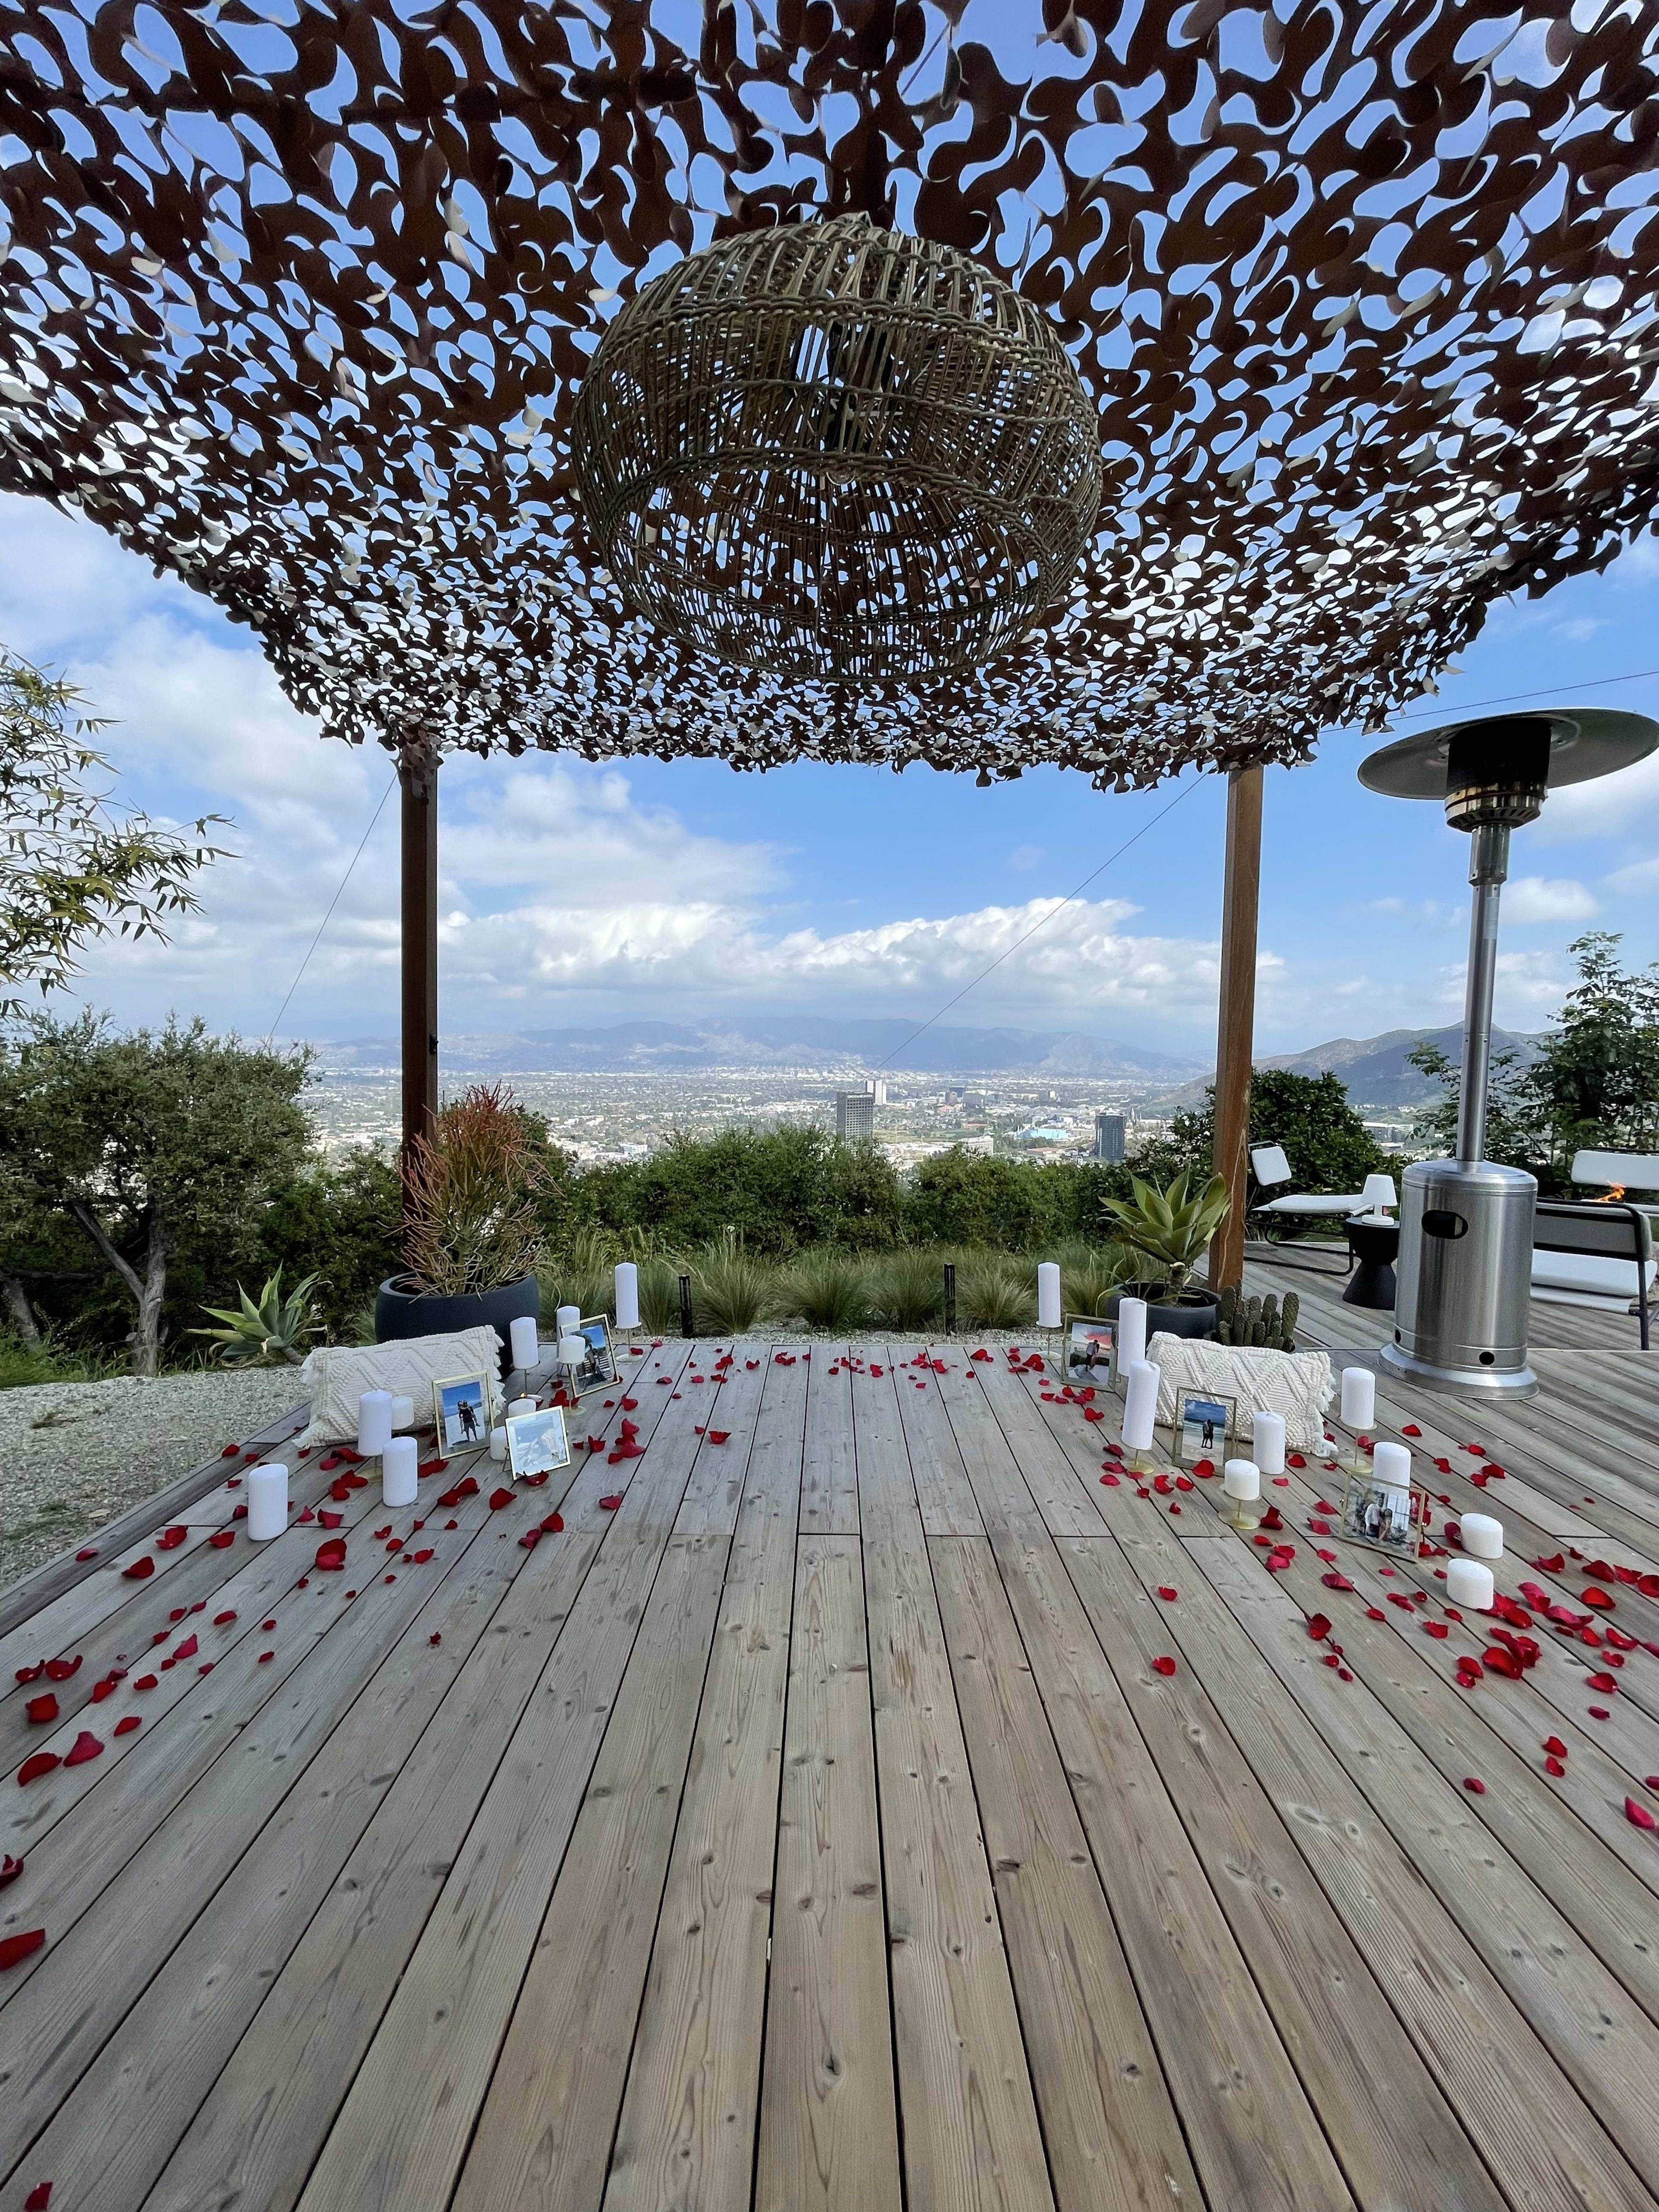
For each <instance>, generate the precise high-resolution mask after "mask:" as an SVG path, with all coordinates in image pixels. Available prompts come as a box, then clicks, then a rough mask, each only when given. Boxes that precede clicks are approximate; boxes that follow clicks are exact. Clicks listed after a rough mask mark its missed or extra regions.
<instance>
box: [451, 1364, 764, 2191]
mask: <svg viewBox="0 0 1659 2212" xmlns="http://www.w3.org/2000/svg"><path fill="white" fill-rule="evenodd" d="M806 1384H807V1372H806V1366H805V1362H800V1363H799V1364H796V1365H794V1366H793V1367H784V1366H781V1365H780V1364H773V1365H772V1366H771V1367H770V1368H769V1370H768V1375H767V1384H766V1393H765V1396H764V1398H763V1401H762V1404H761V1408H760V1415H759V1419H758V1422H757V1426H756V1430H755V1440H754V1444H753V1447H752V1449H751V1450H750V1454H749V1471H748V1477H747V1480H746V1483H745V1486H744V1496H743V1505H742V1510H741V1512H740V1514H739V1516H738V1528H737V1534H736V1536H735V1538H734V1540H733V1543H732V1555H731V1560H730V1563H729V1565H728V1566H727V1568H726V1588H725V1590H724V1592H723V1593H722V1595H721V1599H720V1614H719V1626H718V1627H717V1628H716V1631H715V1635H714V1650H713V1652H712V1654H711V1656H710V1659H709V1664H708V1682H707V1684H706V1686H705V1687H704V1690H703V1698H702V1711H701V1712H700V1713H699V1715H698V1717H697V1730H696V1742H695V1745H694V1747H693V1750H692V1754H691V1765H690V1772H689V1773H688V1775H687V1777H686V1784H685V1794H684V1800H683V1802H682V1804H681V1807H680V1816H679V1822H678V1826H677V1828H676V1830H675V1833H674V1847H673V1855H672V1857H671V1860H670V1863H669V1869H668V1881H667V1887H666V1888H665V1892H664V1895H663V1903H662V1910H661V1912H660V1914H659V1917H658V1923H657V1936H656V1942H655V1943H654V1945H653V1948H652V1954H651V1968H650V1973H649V1977H648V1978H647V1984H646V1990H645V2002H644V2007H643V2010H642V2012H641V2017H640V2025H639V2028H638V2031H637V2033H636V2034H635V2042H634V2057H633V2063H632V2065H631V2067H630V2068H629V2076H628V2087H627V2092H626V2094H625V2095H624V2097H623V2106H622V2113H621V2117H620V2118H619V2119H618V2121H617V2134H616V2142H615V2145H614V2148H613V2149H612V2151H611V2175H610V2181H609V2185H608V2186H607V2188H606V2190H605V2207H606V2212H655V2208H656V2207H658V2206H660V2205H666V2204H672V2205H675V2206H678V2207H682V2208H684V2212H726V2208H728V2207H736V2206H738V2205H740V2204H741V2205H746V2204H747V2203H748V2199H749V2193H750V2182H751V2178H752V2175H753V2172H754V2160H755V2135H756V2127H757V2113H758V2105H759V2087H760V2069H761V2048H762V2036H763V2024H764V2019H765V2011H766V1984H767V1952H768V1948H769V1942H770V1936H771V1927H772V1917H773V1914H772V1878H773V1870H774V1867H775V1862H776V1857H777V1835H778V1789H779V1783H780V1779H781V1768H782V1760H783V1730H784V1701H785V1695H786V1692H787V1686H788V1679H789V1631H790V1621H791V1617H792V1615H793V1608H794V1581H795V1530H796V1525H797V1521H798V1517H799V1508H800V1486H801V1453H802V1444H803V1442H804V1437H805V1418H806ZM520 2093H522V2092H521V2091H520ZM480 2201H481V2202H483V2203H494V2202H495V2201H497V2200H496V2197H495V2196H494V2195H493V2194H491V2193H489V2192H488V2191H485V2192H484V2193H483V2196H482V2197H481V2200H480Z"/></svg>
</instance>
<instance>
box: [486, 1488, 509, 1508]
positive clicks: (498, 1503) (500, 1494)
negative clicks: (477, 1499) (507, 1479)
mask: <svg viewBox="0 0 1659 2212" xmlns="http://www.w3.org/2000/svg"><path fill="white" fill-rule="evenodd" d="M512 1503H513V1492H511V1491H510V1490H492V1491H491V1492H490V1493H489V1510H490V1511H491V1512H492V1513H499V1512H500V1511H501V1508H502V1506H503V1505H510V1504H512Z"/></svg>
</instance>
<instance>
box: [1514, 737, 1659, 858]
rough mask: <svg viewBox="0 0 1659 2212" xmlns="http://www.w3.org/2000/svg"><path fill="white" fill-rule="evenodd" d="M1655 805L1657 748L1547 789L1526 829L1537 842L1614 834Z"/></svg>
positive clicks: (1622, 831) (1658, 780)
mask: <svg viewBox="0 0 1659 2212" xmlns="http://www.w3.org/2000/svg"><path fill="white" fill-rule="evenodd" d="M1656 807H1659V752H1656V753H1650V754H1649V756H1648V757H1647V758H1646V760H1642V761H1638V762H1637V763H1636V764H1635V766H1634V767H1632V768H1621V769H1619V770H1618V772H1617V773H1616V774H1615V775H1604V776H1602V777H1601V778H1600V779H1599V780H1598V781H1595V782H1594V783H1570V784H1567V785H1566V786H1565V787H1564V788H1563V789H1561V790H1559V791H1553V792H1551V793H1550V795H1549V798H1548V799H1547V800H1546V802H1545V805H1544V812H1543V816H1542V817H1541V820H1540V822H1539V823H1538V826H1537V828H1536V829H1529V830H1528V831H1527V832H1526V835H1527V836H1528V837H1535V838H1537V839H1538V841H1539V842H1540V843H1541V844H1551V845H1566V844H1571V843H1574V842H1577V840H1578V839H1580V838H1583V837H1618V836H1624V835H1625V834H1626V832H1627V831H1628V830H1630V829H1632V827H1633V825H1634V824H1635V823H1637V822H1638V821H1640V820H1642V819H1644V817H1647V816H1648V815H1650V814H1651V813H1652V812H1653V811H1654V810H1655V808H1656Z"/></svg>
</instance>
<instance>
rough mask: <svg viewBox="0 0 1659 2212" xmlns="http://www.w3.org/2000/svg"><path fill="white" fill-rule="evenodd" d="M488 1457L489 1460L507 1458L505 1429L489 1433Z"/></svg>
mask: <svg viewBox="0 0 1659 2212" xmlns="http://www.w3.org/2000/svg"><path fill="white" fill-rule="evenodd" d="M489 1456H490V1457H491V1459H505V1458H506V1457H507V1431H506V1430H505V1429H492V1430H491V1431H489Z"/></svg>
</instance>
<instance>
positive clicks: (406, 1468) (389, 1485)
mask: <svg viewBox="0 0 1659 2212" xmlns="http://www.w3.org/2000/svg"><path fill="white" fill-rule="evenodd" d="M416 1474H417V1467H416V1448H415V1439H414V1437H392V1440H391V1442H390V1443H388V1444H387V1446H386V1449H385V1450H384V1451H383V1452H382V1453H381V1455H380V1499H381V1503H382V1504H386V1505H412V1504H414V1503H415V1493H416Z"/></svg>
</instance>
